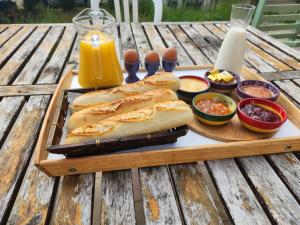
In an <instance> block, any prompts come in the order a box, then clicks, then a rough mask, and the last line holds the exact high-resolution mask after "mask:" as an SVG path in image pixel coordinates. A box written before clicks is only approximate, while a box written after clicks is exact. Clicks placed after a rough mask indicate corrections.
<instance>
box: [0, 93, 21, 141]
mask: <svg viewBox="0 0 300 225" xmlns="http://www.w3.org/2000/svg"><path fill="white" fill-rule="evenodd" d="M24 101H25V98H24V97H14V98H13V97H8V98H3V99H2V100H1V102H0V112H1V116H0V143H3V141H4V137H5V135H7V134H8V132H9V129H8V128H9V127H10V126H11V125H12V124H13V123H14V122H15V121H14V120H13V119H14V118H15V116H16V115H17V113H18V111H19V110H20V108H21V106H22V104H23V103H24Z"/></svg>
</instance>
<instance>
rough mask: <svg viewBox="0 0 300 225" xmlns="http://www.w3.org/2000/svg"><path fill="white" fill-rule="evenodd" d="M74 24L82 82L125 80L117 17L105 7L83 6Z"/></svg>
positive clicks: (87, 84) (105, 83) (99, 84)
mask: <svg viewBox="0 0 300 225" xmlns="http://www.w3.org/2000/svg"><path fill="white" fill-rule="evenodd" d="M73 24H74V26H75V28H76V30H77V32H78V37H79V38H78V39H79V75H78V81H79V84H80V85H81V86H82V87H85V88H88V87H94V88H96V87H104V86H112V85H120V84H122V82H123V74H122V71H121V67H120V62H119V59H118V54H117V52H116V46H115V39H116V38H117V32H116V31H117V27H116V21H115V18H114V17H113V16H112V15H110V14H109V13H108V12H107V11H106V10H104V9H98V8H96V9H84V10H83V11H81V12H80V13H79V14H78V15H77V16H75V17H74V18H73Z"/></svg>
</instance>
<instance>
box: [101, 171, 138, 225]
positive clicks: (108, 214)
mask: <svg viewBox="0 0 300 225" xmlns="http://www.w3.org/2000/svg"><path fill="white" fill-rule="evenodd" d="M100 224H101V225H109V224H128V225H134V224H136V220H135V212H134V200H133V190H132V179H131V172H130V170H125V171H116V172H105V173H103V174H102V185H101V219H100Z"/></svg>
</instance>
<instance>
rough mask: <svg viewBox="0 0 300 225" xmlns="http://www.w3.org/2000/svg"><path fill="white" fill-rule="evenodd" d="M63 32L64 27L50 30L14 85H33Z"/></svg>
mask: <svg viewBox="0 0 300 225" xmlns="http://www.w3.org/2000/svg"><path fill="white" fill-rule="evenodd" d="M62 31H63V27H62V26H55V27H52V28H51V29H50V31H49V32H48V33H47V36H46V37H45V39H44V40H43V41H42V42H41V44H40V45H39V47H38V48H37V49H36V51H35V52H34V54H33V55H32V57H31V58H30V59H29V61H28V62H27V63H26V65H25V67H24V68H23V69H22V71H21V72H20V73H19V74H18V76H17V78H16V80H15V81H14V82H13V84H14V85H21V84H32V83H33V82H34V81H35V80H36V79H37V76H38V75H39V73H40V72H41V70H42V69H43V68H44V66H45V64H46V63H47V61H48V60H49V58H50V53H51V52H52V51H53V50H54V48H55V44H56V43H57V42H58V41H59V37H60V36H61V34H62Z"/></svg>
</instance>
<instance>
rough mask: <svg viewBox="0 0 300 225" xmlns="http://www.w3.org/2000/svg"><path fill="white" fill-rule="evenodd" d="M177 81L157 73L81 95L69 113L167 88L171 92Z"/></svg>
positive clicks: (172, 75) (175, 89) (171, 75)
mask: <svg viewBox="0 0 300 225" xmlns="http://www.w3.org/2000/svg"><path fill="white" fill-rule="evenodd" d="M179 86H180V82H179V79H178V78H176V76H175V75H174V74H172V73H167V72H158V73H156V74H155V75H153V76H151V77H147V78H145V79H143V80H140V81H138V82H136V83H132V84H124V85H122V86H119V87H115V88H111V89H107V90H100V91H93V92H89V93H86V94H83V95H81V96H79V97H78V98H76V99H75V100H74V102H73V103H72V104H71V106H70V109H71V112H73V113H74V112H77V111H79V110H82V109H85V108H88V107H91V106H95V105H99V104H102V103H106V102H111V101H114V100H117V99H121V98H125V97H128V96H132V95H137V94H141V93H145V92H147V91H152V90H156V89H161V88H168V89H171V90H173V91H177V90H178V89H179Z"/></svg>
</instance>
